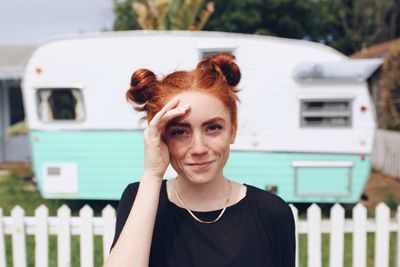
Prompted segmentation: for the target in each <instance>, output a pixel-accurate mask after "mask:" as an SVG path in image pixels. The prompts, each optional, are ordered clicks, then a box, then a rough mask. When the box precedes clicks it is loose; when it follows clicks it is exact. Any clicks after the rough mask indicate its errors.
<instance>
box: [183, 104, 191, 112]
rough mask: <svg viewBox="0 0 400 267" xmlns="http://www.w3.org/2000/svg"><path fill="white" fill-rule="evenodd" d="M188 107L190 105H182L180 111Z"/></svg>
mask: <svg viewBox="0 0 400 267" xmlns="http://www.w3.org/2000/svg"><path fill="white" fill-rule="evenodd" d="M189 107H190V105H189V104H186V105H184V106H182V107H181V110H182V111H185V110H187V109H188V108H189Z"/></svg>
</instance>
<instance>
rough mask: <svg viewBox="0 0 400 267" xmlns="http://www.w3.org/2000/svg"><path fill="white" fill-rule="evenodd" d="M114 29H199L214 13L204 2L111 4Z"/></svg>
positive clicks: (156, 0)
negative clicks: (113, 13)
mask: <svg viewBox="0 0 400 267" xmlns="http://www.w3.org/2000/svg"><path fill="white" fill-rule="evenodd" d="M114 10H115V14H116V20H115V23H114V29H115V30H127V29H147V30H201V29H202V28H203V27H204V25H205V23H206V22H207V20H208V18H209V17H210V15H211V14H212V13H213V12H214V3H213V2H205V1H204V0H141V1H140V0H136V1H134V0H125V2H122V3H117V2H115V9H114Z"/></svg>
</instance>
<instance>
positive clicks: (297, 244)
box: [289, 204, 299, 267]
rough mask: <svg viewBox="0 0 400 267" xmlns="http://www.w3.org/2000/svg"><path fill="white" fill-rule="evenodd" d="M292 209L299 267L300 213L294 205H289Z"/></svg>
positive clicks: (297, 264)
mask: <svg viewBox="0 0 400 267" xmlns="http://www.w3.org/2000/svg"><path fill="white" fill-rule="evenodd" d="M289 206H290V208H291V209H292V213H293V219H294V225H295V237H296V254H295V255H296V267H298V266H299V230H298V222H299V212H298V211H297V209H296V207H295V206H294V205H293V204H290V205H289Z"/></svg>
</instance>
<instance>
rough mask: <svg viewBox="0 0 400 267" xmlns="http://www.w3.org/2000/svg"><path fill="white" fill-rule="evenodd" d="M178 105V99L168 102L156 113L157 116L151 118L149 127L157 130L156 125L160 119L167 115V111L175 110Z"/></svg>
mask: <svg viewBox="0 0 400 267" xmlns="http://www.w3.org/2000/svg"><path fill="white" fill-rule="evenodd" d="M178 103H179V98H178V97H175V98H173V99H172V100H170V101H169V102H168V103H167V104H165V106H164V107H163V108H162V109H161V110H160V111H159V112H157V114H156V115H155V116H154V117H153V119H152V120H151V121H150V123H149V126H152V127H156V128H158V127H157V126H158V124H159V122H160V120H161V118H162V117H163V116H164V115H165V113H167V112H168V111H169V110H171V109H173V108H175V107H176V106H177V105H178Z"/></svg>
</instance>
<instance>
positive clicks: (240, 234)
mask: <svg viewBox="0 0 400 267" xmlns="http://www.w3.org/2000/svg"><path fill="white" fill-rule="evenodd" d="M138 185H139V183H132V184H129V185H128V186H127V187H126V189H125V191H124V193H123V194H122V197H121V201H120V203H119V206H118V214H117V222H116V231H115V237H114V241H113V244H112V246H111V247H113V246H114V244H115V243H116V241H117V239H118V237H119V235H120V233H121V231H122V228H123V226H124V224H125V221H126V219H127V217H128V215H129V212H130V210H131V208H132V204H133V201H134V199H135V197H136V193H137V190H138ZM246 186H247V194H246V196H245V197H244V198H243V199H242V200H240V201H239V202H238V203H236V204H234V205H232V206H229V207H228V208H227V209H226V211H225V213H224V215H223V216H222V217H221V219H220V220H219V221H217V222H215V223H212V224H203V223H199V222H197V221H195V220H194V219H193V218H192V217H191V216H190V214H189V213H188V212H187V211H186V210H185V209H183V208H181V207H178V206H177V205H175V204H174V203H172V202H171V201H169V199H168V196H167V190H166V181H165V180H164V181H163V183H162V186H161V192H160V202H159V205H158V210H157V217H156V221H155V226H154V233H153V241H152V244H151V252H150V266H151V267H153V266H156V267H159V266H160V267H161V266H162V267H164V266H166V267H167V266H173V267H181V266H182V267H191V266H193V267H196V266H199V267H213V266H218V267H221V266H238V267H239V266H240V267H243V266H246V267H250V266H273V267H279V266H282V267H292V266H295V226H294V220H293V214H292V212H291V209H290V207H289V206H288V205H287V204H286V203H285V202H284V201H283V200H282V199H281V198H279V197H278V196H276V195H274V194H272V193H269V192H266V191H263V190H261V189H258V188H256V187H253V186H250V185H246ZM220 212H221V210H217V211H207V212H194V213H195V215H196V216H197V217H198V218H200V219H202V220H205V221H212V220H214V219H215V218H216V217H217V216H218V215H219V213H220Z"/></svg>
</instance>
